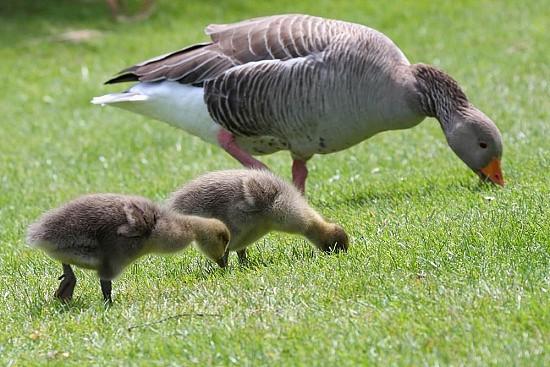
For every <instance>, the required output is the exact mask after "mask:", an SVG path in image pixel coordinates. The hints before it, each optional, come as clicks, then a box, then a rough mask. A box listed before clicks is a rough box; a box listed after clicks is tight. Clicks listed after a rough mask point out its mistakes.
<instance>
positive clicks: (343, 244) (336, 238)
mask: <svg viewBox="0 0 550 367" xmlns="http://www.w3.org/2000/svg"><path fill="white" fill-rule="evenodd" d="M306 236H307V237H308V238H309V239H310V240H311V241H312V242H313V244H314V245H315V246H316V247H317V248H318V249H319V250H321V251H323V252H325V253H337V252H340V251H343V252H346V251H347V250H348V247H349V239H348V235H347V233H346V231H344V229H343V228H342V227H340V226H339V225H338V224H334V223H325V224H323V225H320V226H315V228H312V229H310V230H309V231H308V233H306Z"/></svg>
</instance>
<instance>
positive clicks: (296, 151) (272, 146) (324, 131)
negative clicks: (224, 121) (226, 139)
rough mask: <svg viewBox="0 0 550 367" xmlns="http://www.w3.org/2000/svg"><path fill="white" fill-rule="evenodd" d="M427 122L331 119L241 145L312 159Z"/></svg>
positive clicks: (256, 151) (261, 151)
mask: <svg viewBox="0 0 550 367" xmlns="http://www.w3.org/2000/svg"><path fill="white" fill-rule="evenodd" d="M423 119H424V117H423V116H420V115H411V114H407V115H403V116H399V115H396V116H392V117H391V118H389V119H382V118H380V116H373V117H370V118H369V117H368V116H365V117H364V119H361V120H357V121H353V120H346V119H327V120H321V121H318V122H315V123H311V124H308V126H307V127H304V128H303V129H301V131H299V132H297V131H295V132H294V133H292V134H281V135H280V136H267V135H266V136H254V137H239V138H237V142H238V144H239V145H240V146H241V147H242V148H243V149H245V150H246V151H248V152H249V153H251V154H254V155H262V154H270V153H274V152H277V151H280V150H289V151H291V152H292V154H293V155H294V156H295V157H296V158H303V159H308V158H309V157H311V156H312V155H314V154H329V153H333V152H337V151H340V150H344V149H347V148H349V147H351V146H353V145H356V144H358V143H360V142H362V141H364V140H366V139H368V138H370V137H372V136H373V135H376V134H378V133H380V132H382V131H388V130H400V129H408V128H411V127H413V126H415V125H417V124H419V123H420V122H421V121H422V120H423Z"/></svg>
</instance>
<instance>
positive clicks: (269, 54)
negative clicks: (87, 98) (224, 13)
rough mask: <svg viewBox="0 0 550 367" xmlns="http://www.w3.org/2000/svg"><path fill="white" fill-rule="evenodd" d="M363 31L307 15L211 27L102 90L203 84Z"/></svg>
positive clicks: (300, 54) (309, 51)
mask: <svg viewBox="0 0 550 367" xmlns="http://www.w3.org/2000/svg"><path fill="white" fill-rule="evenodd" d="M365 29H368V28H366V27H363V26H359V25H356V24H352V23H346V22H341V21H336V20H329V19H324V18H319V17H313V16H308V15H298V14H290V15H275V16H269V17H263V18H255V19H250V20H245V21H242V22H238V23H233V24H212V25H209V26H208V27H206V30H205V32H206V34H207V35H209V36H210V37H211V39H212V42H206V43H200V44H196V45H192V46H190V47H187V48H184V49H182V50H179V51H175V52H172V53H170V54H166V55H162V56H159V57H156V58H153V59H150V60H147V61H144V62H142V63H139V64H136V65H134V66H131V67H129V68H127V69H124V70H122V71H121V72H120V73H119V74H118V75H117V76H115V77H114V78H112V79H110V80H108V81H107V82H106V84H112V83H119V82H127V81H142V82H154V81H161V80H172V81H178V82H180V83H184V84H202V83H203V82H204V81H206V80H209V79H212V78H216V77H217V76H219V75H221V74H222V73H224V72H225V71H227V70H229V69H231V68H234V67H237V66H239V65H244V64H247V63H251V62H258V61H262V60H289V59H294V58H303V57H307V56H308V55H311V54H314V53H317V52H320V51H322V50H324V49H325V48H326V47H327V46H328V45H329V44H330V43H331V41H332V40H333V38H334V37H335V36H337V35H338V34H340V33H342V32H351V33H354V32H361V31H364V30H365Z"/></svg>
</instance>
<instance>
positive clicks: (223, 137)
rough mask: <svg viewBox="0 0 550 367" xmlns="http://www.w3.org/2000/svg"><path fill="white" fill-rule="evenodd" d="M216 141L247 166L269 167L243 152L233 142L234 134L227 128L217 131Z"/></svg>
mask: <svg viewBox="0 0 550 367" xmlns="http://www.w3.org/2000/svg"><path fill="white" fill-rule="evenodd" d="M218 143H219V144H220V146H221V147H222V148H223V149H224V150H225V151H226V152H227V153H229V154H230V155H231V156H232V157H233V158H235V159H236V160H238V161H239V162H241V164H242V165H243V166H245V167H247V168H256V169H266V170H267V169H269V168H267V166H266V165H265V164H263V163H262V162H260V161H259V160H257V159H256V158H254V157H253V156H251V155H250V154H249V153H247V152H245V151H244V150H243V149H242V148H241V147H239V146H238V145H237V142H235V136H234V135H233V134H231V133H230V132H229V131H227V130H220V132H219V133H218Z"/></svg>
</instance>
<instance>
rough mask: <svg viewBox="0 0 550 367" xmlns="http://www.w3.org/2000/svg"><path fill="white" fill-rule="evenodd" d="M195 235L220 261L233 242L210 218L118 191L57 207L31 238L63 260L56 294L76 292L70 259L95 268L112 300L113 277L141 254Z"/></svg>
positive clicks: (176, 246) (165, 249) (174, 247)
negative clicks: (169, 208)
mask: <svg viewBox="0 0 550 367" xmlns="http://www.w3.org/2000/svg"><path fill="white" fill-rule="evenodd" d="M192 241H195V242H196V244H197V247H198V248H199V250H200V251H201V252H203V253H204V254H205V255H206V256H207V257H208V258H210V259H212V260H214V261H216V262H217V263H218V264H220V266H223V265H224V264H225V263H224V260H225V259H224V253H225V251H226V247H227V244H228V242H229V231H228V229H227V227H226V226H225V225H224V224H223V223H222V222H220V221H219V220H216V219H205V218H200V217H194V216H186V215H181V214H179V213H176V212H173V211H169V210H166V209H163V208H161V207H160V206H158V205H156V204H155V203H153V202H152V201H150V200H148V199H145V198H142V197H138V196H127V195H117V194H93V195H86V196H82V197H79V198H77V199H75V200H73V201H70V202H68V203H66V204H64V205H63V206H61V207H59V208H56V209H52V210H50V211H48V212H46V213H45V214H43V215H42V217H41V218H40V219H39V220H38V221H37V222H36V223H34V224H31V225H30V226H29V229H28V233H27V242H28V243H29V244H30V245H31V246H32V247H36V248H39V249H41V250H43V251H44V252H46V253H47V254H48V255H49V256H51V257H52V258H54V259H56V260H58V261H60V262H61V263H62V265H63V275H61V277H60V278H59V279H60V280H61V283H60V285H59V288H58V289H57V291H56V292H55V297H57V298H59V299H61V300H64V301H67V300H70V299H71V298H72V295H73V291H74V287H75V285H76V277H75V275H74V273H73V270H72V269H71V266H70V265H76V266H79V267H82V268H87V269H93V270H96V271H97V274H98V276H99V279H100V283H101V291H102V293H103V298H104V300H105V301H106V302H109V303H110V302H112V299H111V281H112V280H113V279H114V278H115V277H116V276H117V275H119V274H120V273H121V272H122V270H123V269H124V268H125V267H126V266H128V265H129V264H130V263H132V262H133V261H134V260H136V259H137V258H139V257H141V256H143V255H145V254H149V253H170V252H174V251H178V250H181V249H183V248H185V247H187V246H188V245H189V244H190V243H191V242H192Z"/></svg>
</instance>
